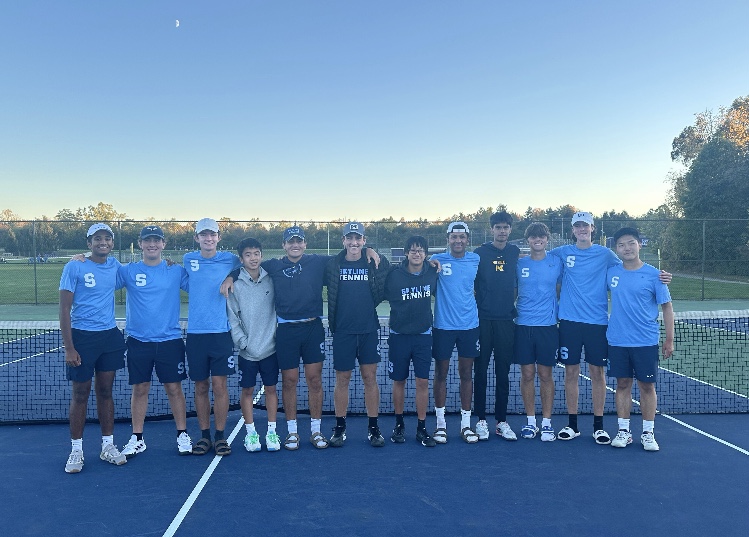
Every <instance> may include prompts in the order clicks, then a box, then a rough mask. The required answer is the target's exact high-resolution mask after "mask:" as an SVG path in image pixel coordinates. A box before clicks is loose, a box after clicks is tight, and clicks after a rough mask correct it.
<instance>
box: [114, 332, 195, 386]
mask: <svg viewBox="0 0 749 537" xmlns="http://www.w3.org/2000/svg"><path fill="white" fill-rule="evenodd" d="M154 368H155V369H156V376H157V377H158V379H159V382H161V383H162V384H168V383H171V382H182V381H183V380H185V379H186V378H187V372H186V365H185V342H184V341H183V340H182V338H181V337H179V338H175V339H170V340H168V341H159V342H153V341H140V340H138V339H135V338H134V337H133V336H128V338H127V371H128V373H129V376H130V385H133V384H141V383H143V382H150V381H151V376H152V373H153V370H154Z"/></svg>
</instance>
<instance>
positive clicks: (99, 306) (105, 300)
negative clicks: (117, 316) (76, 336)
mask: <svg viewBox="0 0 749 537" xmlns="http://www.w3.org/2000/svg"><path fill="white" fill-rule="evenodd" d="M120 266H121V265H120V262H119V261H117V260H116V259H115V258H114V257H107V260H106V261H105V262H104V263H94V262H93V261H91V260H90V259H86V260H85V261H84V262H80V261H70V262H68V263H67V264H66V265H65V267H64V268H63V269H62V277H61V278H60V291H70V292H71V293H73V306H72V308H71V309H70V326H71V327H72V328H75V329H77V330H91V331H101V330H109V329H111V328H114V327H115V326H117V324H116V323H115V320H114V291H115V290H116V289H121V288H122V282H121V280H120V279H119V278H118V276H117V269H118V268H119V267H120Z"/></svg>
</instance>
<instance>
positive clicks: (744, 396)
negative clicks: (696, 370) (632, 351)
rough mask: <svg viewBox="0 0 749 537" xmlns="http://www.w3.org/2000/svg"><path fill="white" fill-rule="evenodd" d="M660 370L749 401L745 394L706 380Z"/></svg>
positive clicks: (664, 369) (666, 369)
mask: <svg viewBox="0 0 749 537" xmlns="http://www.w3.org/2000/svg"><path fill="white" fill-rule="evenodd" d="M658 369H662V370H663V371H667V372H668V373H671V374H672V375H678V376H680V377H684V378H685V379H689V380H693V381H694V382H699V383H700V384H705V385H706V386H710V387H711V388H716V389H718V390H720V391H723V392H726V393H730V394H731V395H737V396H739V397H743V398H744V399H747V396H746V395H744V394H743V393H738V392H734V391H731V390H726V389H725V388H724V387H722V386H716V385H715V384H710V383H709V382H705V381H704V380H700V379H696V378H694V377H690V376H689V375H685V374H684V373H679V372H678V371H671V370H670V369H668V368H666V367H661V366H658Z"/></svg>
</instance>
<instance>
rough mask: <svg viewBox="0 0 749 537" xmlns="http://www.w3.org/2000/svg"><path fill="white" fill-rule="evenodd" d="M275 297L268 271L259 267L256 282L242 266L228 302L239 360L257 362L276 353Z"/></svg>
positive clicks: (232, 333)
mask: <svg viewBox="0 0 749 537" xmlns="http://www.w3.org/2000/svg"><path fill="white" fill-rule="evenodd" d="M273 298H274V295H273V281H272V280H271V279H270V277H269V276H268V273H267V272H266V271H265V269H263V267H260V276H258V279H257V281H254V280H253V279H252V278H251V277H250V274H249V273H248V272H247V270H245V268H244V267H242V269H241V270H240V271H239V278H238V279H237V281H236V282H234V292H233V293H231V294H229V299H228V300H227V301H226V312H227V314H228V315H229V325H230V326H231V337H232V339H233V340H234V346H235V347H236V348H238V349H239V356H240V358H244V359H246V360H252V361H254V362H257V361H260V360H262V359H263V358H267V357H268V356H270V355H271V354H273V353H274V352H276V308H275V306H274V301H273Z"/></svg>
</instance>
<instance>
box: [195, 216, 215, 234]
mask: <svg viewBox="0 0 749 537" xmlns="http://www.w3.org/2000/svg"><path fill="white" fill-rule="evenodd" d="M201 231H215V232H216V233H218V223H217V222H216V221H215V220H214V219H213V218H201V219H200V221H199V222H198V223H197V224H196V225H195V234H196V235H198V234H199V233H200V232H201Z"/></svg>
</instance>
